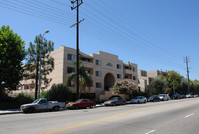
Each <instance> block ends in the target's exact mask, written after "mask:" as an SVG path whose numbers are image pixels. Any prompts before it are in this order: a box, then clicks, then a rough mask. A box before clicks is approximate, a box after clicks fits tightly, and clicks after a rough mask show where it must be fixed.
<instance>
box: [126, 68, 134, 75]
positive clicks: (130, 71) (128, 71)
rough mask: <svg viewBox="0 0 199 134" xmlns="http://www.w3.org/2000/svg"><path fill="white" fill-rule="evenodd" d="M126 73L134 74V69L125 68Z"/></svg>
mask: <svg viewBox="0 0 199 134" xmlns="http://www.w3.org/2000/svg"><path fill="white" fill-rule="evenodd" d="M124 73H125V74H133V70H129V69H124Z"/></svg>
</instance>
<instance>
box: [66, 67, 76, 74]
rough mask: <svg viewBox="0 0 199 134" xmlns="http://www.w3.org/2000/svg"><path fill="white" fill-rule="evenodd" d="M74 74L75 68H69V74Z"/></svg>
mask: <svg viewBox="0 0 199 134" xmlns="http://www.w3.org/2000/svg"><path fill="white" fill-rule="evenodd" d="M73 72H75V68H74V67H67V73H73Z"/></svg>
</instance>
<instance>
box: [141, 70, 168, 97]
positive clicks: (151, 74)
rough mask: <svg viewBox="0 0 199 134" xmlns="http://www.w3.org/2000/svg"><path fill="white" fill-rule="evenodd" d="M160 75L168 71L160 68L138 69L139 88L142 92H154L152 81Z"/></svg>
mask: <svg viewBox="0 0 199 134" xmlns="http://www.w3.org/2000/svg"><path fill="white" fill-rule="evenodd" d="M159 75H164V76H166V75H167V72H163V71H160V70H152V71H146V70H138V80H139V82H138V87H139V90H140V91H142V92H146V93H148V94H152V89H150V84H151V81H152V80H153V79H154V78H155V77H157V76H159Z"/></svg>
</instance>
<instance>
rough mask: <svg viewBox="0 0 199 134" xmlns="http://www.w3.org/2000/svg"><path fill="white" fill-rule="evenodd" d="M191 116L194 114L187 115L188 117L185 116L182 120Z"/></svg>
mask: <svg viewBox="0 0 199 134" xmlns="http://www.w3.org/2000/svg"><path fill="white" fill-rule="evenodd" d="M192 115H194V113H192V114H189V115H187V116H185V117H184V118H188V117H190V116H192Z"/></svg>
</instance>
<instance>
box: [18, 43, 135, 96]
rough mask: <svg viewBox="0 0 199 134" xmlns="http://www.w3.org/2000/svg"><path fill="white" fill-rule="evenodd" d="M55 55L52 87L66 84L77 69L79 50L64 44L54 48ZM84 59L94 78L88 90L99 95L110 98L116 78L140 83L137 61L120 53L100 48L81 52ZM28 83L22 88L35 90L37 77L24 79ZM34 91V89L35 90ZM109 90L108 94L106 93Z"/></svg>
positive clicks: (83, 61) (22, 89) (53, 53)
mask: <svg viewBox="0 0 199 134" xmlns="http://www.w3.org/2000/svg"><path fill="white" fill-rule="evenodd" d="M50 55H51V56H52V57H53V58H54V65H55V66H54V70H53V71H52V72H51V73H50V74H49V75H48V78H51V79H52V81H51V83H50V85H49V86H48V89H47V90H49V89H50V87H51V86H52V85H53V84H58V83H63V84H66V76H67V75H68V74H70V73H72V72H75V70H76V69H75V65H74V62H75V59H76V50H75V49H73V48H69V47H65V46H60V48H59V49H57V50H55V51H53V52H51V54H50ZM80 60H81V61H82V63H83V65H84V69H85V71H87V72H88V73H89V74H90V75H91V77H92V80H93V84H92V87H91V88H90V90H89V89H88V88H87V89H86V92H87V93H93V94H95V98H96V99H108V97H110V95H111V94H112V95H113V92H112V91H110V90H111V87H112V86H113V85H114V83H115V82H116V81H121V80H128V81H131V82H135V83H136V84H138V72H137V70H138V69H137V64H134V63H130V62H127V63H123V61H122V60H120V59H119V58H118V56H117V55H114V54H110V53H106V52H102V51H99V52H98V53H97V54H89V55H88V54H85V53H83V52H80ZM22 83H23V84H24V85H23V86H22V87H21V90H20V91H25V92H31V90H33V88H34V87H33V85H34V83H35V82H34V81H32V80H27V79H24V80H23V81H22ZM71 88H72V89H73V93H75V92H76V87H75V85H74V86H73V87H71ZM33 92H34V90H33ZM106 94H107V95H106Z"/></svg>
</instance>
